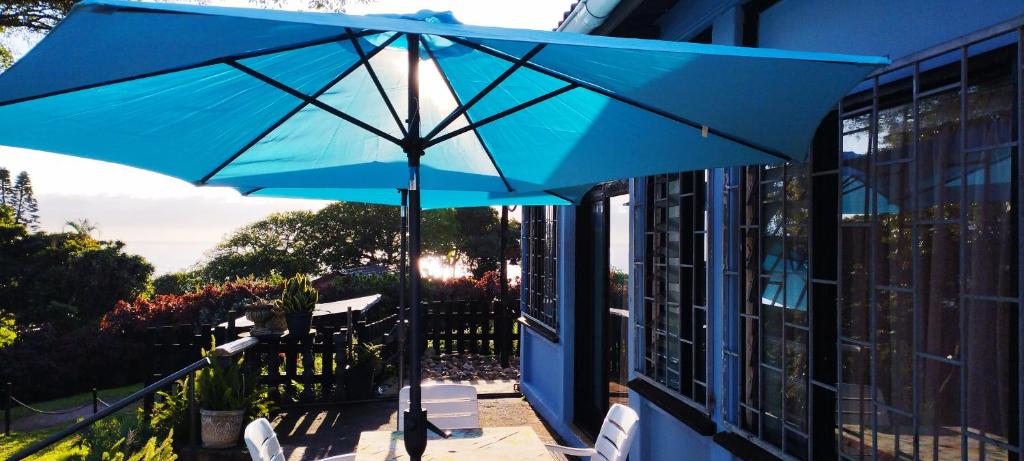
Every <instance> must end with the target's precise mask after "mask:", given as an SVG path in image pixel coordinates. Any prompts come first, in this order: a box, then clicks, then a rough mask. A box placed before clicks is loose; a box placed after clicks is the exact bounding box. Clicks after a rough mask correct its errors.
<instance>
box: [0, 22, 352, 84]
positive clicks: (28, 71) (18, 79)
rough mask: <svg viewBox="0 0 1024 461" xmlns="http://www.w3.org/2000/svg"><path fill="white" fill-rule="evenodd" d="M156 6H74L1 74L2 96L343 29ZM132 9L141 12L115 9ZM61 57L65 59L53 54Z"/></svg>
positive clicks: (309, 39) (311, 39) (323, 36)
mask: <svg viewBox="0 0 1024 461" xmlns="http://www.w3.org/2000/svg"><path fill="white" fill-rule="evenodd" d="M152 6H153V4H146V3H138V2H121V3H117V4H113V3H111V4H105V3H87V2H83V3H80V4H78V5H76V6H75V8H74V9H73V12H72V14H71V15H69V16H68V17H67V18H66V19H65V20H64V21H62V22H61V23H60V24H59V25H58V27H57V28H56V29H54V30H53V31H52V32H51V33H50V34H49V35H48V36H47V39H46V40H42V41H40V42H39V43H38V44H37V45H36V46H35V47H34V48H33V49H32V50H31V52H30V53H28V54H26V55H25V56H24V57H22V58H21V59H19V60H18V62H17V63H15V64H14V66H12V67H11V68H10V69H8V70H7V71H5V72H4V73H3V76H4V77H3V79H0V100H13V99H19V98H25V97H31V96H38V95H42V94H48V93H53V92H59V91H66V90H68V89H72V88H79V87H83V86H90V85H96V84H99V83H103V82H111V81H117V80H120V79H126V78H131V77H137V76H139V75H145V74H149V73H154V72H163V71H167V70H169V69H179V68H187V67H191V66H197V65H201V64H203V63H209V62H211V61H215V60H218V59H220V58H221V57H223V56H229V55H243V54H246V53H254V52H257V51H260V50H272V49H275V48H284V47H290V46H296V45H299V44H305V43H315V42H317V41H323V40H329V39H332V38H336V37H338V36H339V29H338V28H337V27H336V26H328V25H315V24H308V23H289V22H280V21H272V20H269V18H264V19H260V20H255V19H247V20H240V19H239V18H238V17H235V16H232V15H223V16H218V15H209V14H176V12H177V13H186V12H187V13H199V12H198V11H189V10H188V9H178V8H152ZM168 6H169V5H168ZM126 9H127V10H135V11H136V12H137V13H136V14H131V15H123V14H112V13H115V12H124V11H125V10H126ZM342 32H343V31H342ZM51 38H52V39H51ZM67 50H74V52H73V53H69V52H66V51H67ZM56 56H59V57H60V58H59V59H54V58H55V57H56ZM41 76H45V78H41Z"/></svg>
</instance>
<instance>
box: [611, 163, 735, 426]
mask: <svg viewBox="0 0 1024 461" xmlns="http://www.w3.org/2000/svg"><path fill="white" fill-rule="evenodd" d="M684 175H690V176H691V177H692V179H690V181H692V188H691V191H690V192H684V191H683V190H682V188H683V184H685V183H686V180H684V179H683V176H684ZM709 175H710V172H709V171H706V170H700V171H697V172H678V173H672V174H666V175H655V176H648V177H644V178H638V179H637V180H634V188H635V190H637V191H642V195H640V194H634V196H633V199H632V207H631V208H632V212H633V216H634V225H633V226H632V227H633V229H634V231H638V230H640V229H642V231H643V232H636V234H637V235H635V236H631V239H632V240H633V245H634V248H636V249H640V248H641V247H642V250H641V251H636V250H635V251H634V254H633V270H634V273H635V274H637V276H636V277H631V280H630V283H631V284H633V293H634V303H633V304H634V305H633V306H632V307H633V312H632V313H631V315H632V317H633V319H634V320H633V322H632V327H633V341H632V346H633V366H632V370H633V376H632V378H631V383H630V388H631V389H633V390H634V391H637V392H639V393H641V394H643V395H644V396H645V397H647V398H648V400H651V401H654V402H656V403H657V404H658V405H659V406H660V407H662V408H663V409H665V410H666V411H668V412H669V413H670V414H672V415H673V416H675V417H676V418H677V419H680V420H681V421H683V422H684V423H686V424H688V425H690V426H691V427H693V428H694V429H695V430H697V431H698V432H699V433H702V434H705V435H712V434H713V433H714V424H713V422H711V421H710V419H709V417H710V415H711V412H712V409H713V407H714V396H713V393H714V382H715V379H714V377H713V376H712V370H713V366H712V360H713V354H712V348H711V347H710V346H711V343H710V341H711V338H710V335H709V334H708V332H710V331H711V330H710V327H709V326H710V323H711V318H710V316H709V306H710V298H711V292H710V288H711V286H710V277H709V274H710V271H711V269H712V268H711V267H710V264H709V263H710V260H709V258H710V256H711V255H710V251H711V241H710V238H711V231H710V227H711V219H712V218H711V207H710V206H709V193H710V192H711V189H710V187H711V181H710V176H709ZM671 176H676V177H678V178H679V182H680V191H679V192H678V193H676V194H675V197H674V199H675V200H682V199H683V197H687V196H688V197H689V199H690V200H691V201H692V212H693V213H694V215H693V216H692V217H691V220H690V221H691V222H690V224H691V225H690V226H689V227H687V228H686V229H683V227H684V224H683V222H684V221H683V219H684V218H683V216H682V212H683V209H684V207H683V206H682V205H681V204H680V217H679V219H680V229H679V230H678V231H676V232H678V233H679V234H680V238H681V239H680V242H679V245H680V248H683V247H685V246H686V245H684V243H683V242H682V236H683V235H684V234H687V233H688V234H689V235H690V240H691V243H690V245H689V247H688V248H689V249H690V250H691V253H693V256H692V257H691V258H692V259H691V260H690V264H684V263H683V260H682V258H680V261H679V263H678V264H676V265H675V266H676V267H674V269H675V270H678V271H679V273H680V274H679V277H680V283H682V277H683V275H682V272H683V269H687V268H688V269H690V270H691V271H694V272H696V267H695V266H696V263H697V259H696V258H697V253H696V247H695V246H694V245H693V242H692V241H693V240H694V238H695V236H696V235H697V234H700V235H702V245H703V251H702V255H703V258H704V260H703V268H702V273H703V299H704V302H703V304H702V305H694V304H693V303H692V302H691V303H690V304H689V312H690V315H691V324H690V328H691V329H692V331H691V333H690V338H692V339H691V342H692V345H691V347H692V350H691V356H692V357H693V359H691V362H690V365H691V371H690V375H691V376H695V369H696V367H697V361H696V354H697V353H698V347H697V346H698V345H697V341H696V337H697V335H696V333H695V331H696V329H697V322H696V321H695V320H696V319H695V317H694V316H695V315H696V311H697V310H701V311H703V312H704V325H705V326H706V328H704V338H703V353H704V357H703V362H704V378H703V382H701V381H699V380H697V379H696V378H693V379H691V380H690V385H691V392H690V396H687V395H684V394H683V393H682V392H681V391H680V390H678V389H674V388H673V387H671V386H670V385H668V380H667V377H666V380H665V381H666V382H665V383H662V382H660V381H659V380H658V378H657V371H655V373H654V374H655V376H651V375H649V374H648V373H647V370H646V368H647V364H648V362H649V358H648V357H647V351H648V347H647V346H648V345H647V344H646V343H647V342H648V335H647V325H646V322H647V320H648V319H647V313H648V310H649V309H648V307H647V306H648V304H649V303H651V304H652V307H651V308H650V310H651V311H652V312H653V310H654V309H655V307H653V304H656V303H658V302H666V303H667V301H664V300H662V301H659V299H658V297H657V296H656V295H655V294H654V293H652V292H651V291H652V290H651V287H652V283H653V280H652V276H653V267H652V266H653V264H652V262H653V261H654V259H653V256H652V254H651V253H652V252H653V251H654V249H655V243H654V242H655V240H656V239H655V234H656V233H659V232H658V231H656V230H654V225H655V224H654V222H653V216H654V213H655V212H656V211H655V207H656V202H659V201H661V200H665V201H666V203H668V201H671V200H673V198H670V197H667V196H666V197H665V198H663V199H660V200H659V199H658V198H657V197H656V194H655V188H656V182H657V181H660V180H662V179H660V178H668V177H671ZM665 187H666V194H669V191H668V190H667V188H668V185H667V184H666V185H665ZM698 200H699V201H700V204H698ZM665 213H666V216H667V213H668V211H667V210H666V211H665ZM698 215H700V219H699V221H700V223H701V226H700V230H697V229H698V227H697V225H696V224H697V222H698ZM660 233H661V234H663V235H665V238H666V240H665V241H664V242H665V243H666V245H665V246H664V248H663V250H664V251H665V252H666V253H667V248H668V245H667V242H668V241H667V232H660ZM665 264H666V268H667V264H668V258H667V255H666V262H665ZM667 279H668V276H667V274H666V275H665V280H664V281H665V283H667ZM690 283H691V288H690V292H691V295H690V296H689V299H690V300H691V301H692V300H693V294H692V293H693V292H694V291H695V289H696V288H695V287H694V284H696V283H698V278H697V275H696V274H694V273H691V275H690ZM663 294H664V295H665V296H667V290H665V291H664V293H663ZM680 296H682V286H681V287H680ZM667 313H668V310H667V307H666V314H667ZM683 313H684V307H683V306H682V303H681V302H680V306H679V315H680V316H682V315H683ZM678 324H679V325H678V326H679V328H680V331H681V329H682V328H683V325H684V323H683V322H682V321H681V320H680V321H679V322H678ZM665 326H666V329H667V328H668V324H667V321H666V325H665ZM652 329H653V327H652ZM667 336H668V333H667V332H666V337H667ZM676 336H677V340H679V341H680V342H682V340H681V339H678V336H679V335H676ZM666 340H667V339H666ZM679 351H680V359H681V358H682V351H683V347H682V344H680V348H679ZM666 353H667V351H666ZM682 366H683V361H682V360H680V363H679V367H680V373H679V377H678V379H679V385H680V388H681V386H682V385H683V373H682V370H681V367H682ZM633 381H641V382H642V383H635V382H633ZM697 386H701V387H703V388H704V397H703V399H702V400H703V401H698V400H696V399H695V398H694V397H695V395H694V392H693V389H696V387H697ZM669 399H671V400H669ZM676 401H678V402H681V403H683V404H684V405H685V407H680V406H679V405H677V404H674V403H672V402H676ZM694 410H695V411H694Z"/></svg>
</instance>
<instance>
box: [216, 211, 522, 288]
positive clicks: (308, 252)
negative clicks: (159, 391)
mask: <svg viewBox="0 0 1024 461" xmlns="http://www.w3.org/2000/svg"><path fill="white" fill-rule="evenodd" d="M399 220H400V217H399V210H398V208H397V207H393V206H385V205H365V204H359V203H346V202H342V203H333V204H331V205H328V206H327V207H325V208H323V209H322V210H320V211H318V212H316V213H312V212H305V211H303V212H292V213H278V214H273V215H270V216H269V217H267V218H265V219H263V220H260V221H257V222H255V223H253V224H250V225H248V226H245V227H243V228H242V229H239V230H237V231H235V232H234V233H233V234H231V235H229V236H228V237H227V238H226V239H225V240H224V241H223V242H221V243H220V244H219V245H218V246H217V248H215V249H214V250H213V251H212V252H211V253H210V258H209V260H208V261H207V263H206V265H205V267H203V268H202V269H201V271H202V272H203V274H204V275H205V277H206V278H207V279H209V280H213V281H220V280H226V279H231V278H233V277H237V276H249V275H252V276H257V277H263V276H268V275H270V274H272V273H273V272H274V271H278V272H283V273H286V274H291V273H303V274H314V273H318V272H323V271H332V272H338V271H341V270H342V269H346V268H351V267H360V266H369V265H375V266H383V267H388V268H396V267H397V266H398V262H399V256H400V250H401V240H400V237H401V235H400V229H399V223H400V221H399ZM499 229H500V221H499V219H498V213H497V212H496V211H495V210H494V209H492V208H486V207H484V208H464V209H458V210H456V209H440V210H430V211H427V212H424V213H423V222H422V236H423V253H424V254H426V255H438V256H442V257H444V258H446V259H447V260H448V261H449V262H450V263H465V264H467V265H468V266H469V267H470V269H471V270H472V271H473V273H474V275H475V276H477V277H480V276H482V275H483V274H484V273H485V272H487V271H491V270H497V268H498V265H499V264H500V255H498V248H499V246H500V245H499V239H500V235H499ZM506 237H507V247H506V252H505V255H504V256H505V258H506V259H507V260H508V261H510V262H513V263H514V262H516V261H517V260H518V258H519V223H518V222H515V221H510V222H509V227H508V231H507V234H506Z"/></svg>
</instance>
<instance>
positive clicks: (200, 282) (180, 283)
mask: <svg viewBox="0 0 1024 461" xmlns="http://www.w3.org/2000/svg"><path fill="white" fill-rule="evenodd" d="M276 275H277V274H276V272H273V273H271V277H275V276H276ZM209 283H210V281H209V280H208V279H207V278H206V277H205V275H204V274H203V272H202V271H200V270H198V269H196V270H187V271H181V272H172V273H169V274H164V275H161V276H159V277H157V278H155V279H153V292H154V293H155V294H158V295H183V294H185V293H189V292H193V291H198V290H201V289H202V288H203V287H204V286H206V285H207V284H209Z"/></svg>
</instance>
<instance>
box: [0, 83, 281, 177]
mask: <svg viewBox="0 0 1024 461" xmlns="http://www.w3.org/2000/svg"><path fill="white" fill-rule="evenodd" d="M294 106H295V100H294V99H293V98H292V97H291V96H288V95H287V94H284V93H282V92H280V91H277V90H275V89H274V88H272V87H269V86H267V85H265V84H263V83H261V82H259V81H257V80H254V79H252V78H251V77H249V76H247V75H245V74H243V73H241V72H238V71H237V70H235V69H232V68H231V67H228V66H226V65H217V66H208V67H202V68H197V69H191V70H187V71H183V72H176V73H173V74H165V75H160V76H157V77H152V78H147V79H142V80H133V81H129V82H124V83H119V84H117V85H111V86H101V87H96V88H93V89H90V90H86V91H80V92H72V93H66V94H61V95H58V96H52V97H49V98H42V99H35V100H32V101H27V102H23V103H19V104H15V105H7V106H0V120H2V121H3V123H0V139H2V142H3V144H5V145H9V146H15V147H24V148H30V149H39V150H46V151H50V152H56V153H63V154H70V155H77V156H84V157H88V158H93V159H97V160H103V161H108V162H115V163H121V164H125V165H130V166H134V167H138V168H144V169H147V170H153V171H157V172H160V173H164V174H168V175H170V176H174V177H177V178H180V179H184V180H186V181H196V180H198V179H200V178H202V177H203V175H205V174H207V173H208V172H210V171H211V170H213V169H215V168H216V167H217V166H218V165H219V164H220V163H221V162H223V161H224V160H225V159H226V158H227V157H228V156H229V155H230V154H232V153H233V152H235V151H237V150H238V149H240V148H241V147H242V146H243V145H245V144H246V143H247V142H249V141H250V140H251V139H253V138H255V137H256V136H257V135H258V134H259V132H260V131H262V130H263V129H265V127H268V126H271V125H272V124H273V123H274V122H275V121H276V120H278V119H280V118H281V117H283V116H284V115H286V113H287V112H288V111H289V110H290V109H291V108H293V107H294Z"/></svg>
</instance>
